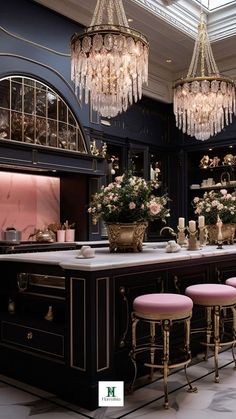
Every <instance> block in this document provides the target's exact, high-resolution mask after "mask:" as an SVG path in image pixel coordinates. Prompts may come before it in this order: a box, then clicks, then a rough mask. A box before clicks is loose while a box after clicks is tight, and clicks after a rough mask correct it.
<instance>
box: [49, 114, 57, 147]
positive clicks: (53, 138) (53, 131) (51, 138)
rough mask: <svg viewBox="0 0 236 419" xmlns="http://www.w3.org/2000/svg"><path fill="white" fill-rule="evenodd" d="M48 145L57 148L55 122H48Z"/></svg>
mask: <svg viewBox="0 0 236 419" xmlns="http://www.w3.org/2000/svg"><path fill="white" fill-rule="evenodd" d="M48 145H49V146H50V147H57V122H56V121H52V120H48Z"/></svg>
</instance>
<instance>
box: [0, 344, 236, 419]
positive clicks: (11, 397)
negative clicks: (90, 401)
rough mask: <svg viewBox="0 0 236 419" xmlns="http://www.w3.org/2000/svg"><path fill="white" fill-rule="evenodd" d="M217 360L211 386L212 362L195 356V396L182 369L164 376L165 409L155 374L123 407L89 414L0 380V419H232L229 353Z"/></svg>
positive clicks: (235, 375) (235, 411) (235, 374)
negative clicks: (216, 378) (166, 389)
mask: <svg viewBox="0 0 236 419" xmlns="http://www.w3.org/2000/svg"><path fill="white" fill-rule="evenodd" d="M219 359H220V368H221V372H220V383H219V384H216V383H215V382H214V374H213V365H214V363H213V358H212V357H211V358H210V359H209V360H208V361H204V360H203V356H202V354H200V355H199V356H198V357H197V358H195V359H194V360H193V363H192V365H191V366H190V367H189V368H188V375H189V378H190V380H191V381H192V382H194V384H195V385H196V386H197V388H198V393H188V392H187V388H188V386H187V385H186V384H185V377H184V372H183V370H179V371H177V372H173V373H172V374H171V375H170V376H169V402H170V408H169V410H165V409H164V407H163V388H162V379H161V377H160V375H159V376H158V373H157V377H156V378H157V379H156V381H154V382H152V383H151V384H147V383H148V380H146V378H142V379H139V380H138V385H139V386H140V387H139V388H138V389H137V390H136V391H134V393H133V394H128V395H126V396H125V405H124V407H116V408H109V407H103V408H99V409H97V410H95V411H92V412H91V411H88V410H85V409H83V408H80V407H79V406H75V405H72V404H70V403H67V402H65V401H63V400H60V399H58V398H57V397H56V396H55V395H52V394H50V393H47V392H44V391H42V390H39V389H37V388H35V387H31V386H29V385H25V384H23V383H20V382H18V381H16V380H13V379H10V378H7V377H4V376H2V375H0V419H27V418H29V417H31V416H32V417H33V418H34V419H66V418H68V419H69V418H77V419H82V418H90V419H121V418H127V419H138V418H140V419H142V418H143V419H157V418H158V419H190V418H191V419H235V417H236V384H235V383H236V380H235V379H236V371H235V370H234V369H233V366H234V363H233V361H232V353H231V350H227V351H223V352H221V353H220V357H219ZM145 380H146V385H145ZM183 383H184V384H183Z"/></svg>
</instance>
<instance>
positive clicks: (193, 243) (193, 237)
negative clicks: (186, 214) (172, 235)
mask: <svg viewBox="0 0 236 419" xmlns="http://www.w3.org/2000/svg"><path fill="white" fill-rule="evenodd" d="M187 230H188V232H189V237H188V249H187V250H199V245H198V243H199V242H198V239H197V233H198V232H197V230H195V231H190V230H189V228H188V227H187Z"/></svg>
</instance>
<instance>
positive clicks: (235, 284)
mask: <svg viewBox="0 0 236 419" xmlns="http://www.w3.org/2000/svg"><path fill="white" fill-rule="evenodd" d="M225 283H226V285H231V287H234V288H236V277H234V276H233V277H232V278H228V279H226V281H225Z"/></svg>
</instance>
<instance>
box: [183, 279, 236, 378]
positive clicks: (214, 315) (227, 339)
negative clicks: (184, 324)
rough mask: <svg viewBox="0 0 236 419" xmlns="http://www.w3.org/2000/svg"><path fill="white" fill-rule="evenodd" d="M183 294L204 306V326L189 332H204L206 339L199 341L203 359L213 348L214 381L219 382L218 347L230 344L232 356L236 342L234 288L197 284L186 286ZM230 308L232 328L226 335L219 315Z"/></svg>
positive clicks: (195, 303) (235, 294)
mask: <svg viewBox="0 0 236 419" xmlns="http://www.w3.org/2000/svg"><path fill="white" fill-rule="evenodd" d="M185 294H186V295H187V296H188V297H190V298H191V299H192V301H193V303H194V305H196V306H201V307H204V309H205V310H206V326H205V327H201V328H198V329H192V330H191V333H204V334H205V335H206V341H205V342H201V343H202V344H203V345H205V346H206V354H205V359H207V358H208V354H209V349H210V348H213V350H214V364H215V382H216V383H219V380H220V378H219V362H218V355H219V348H221V347H224V346H232V354H233V359H234V362H235V367H236V360H235V356H234V351H233V348H234V345H235V343H236V289H235V288H233V287H231V286H228V285H223V284H198V285H191V286H189V287H187V288H186V290H185ZM228 309H230V310H231V311H232V314H233V319H232V330H231V332H230V334H229V336H228V334H227V335H226V333H225V330H224V319H223V317H222V315H221V313H222V312H224V311H225V310H228Z"/></svg>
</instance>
